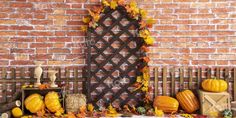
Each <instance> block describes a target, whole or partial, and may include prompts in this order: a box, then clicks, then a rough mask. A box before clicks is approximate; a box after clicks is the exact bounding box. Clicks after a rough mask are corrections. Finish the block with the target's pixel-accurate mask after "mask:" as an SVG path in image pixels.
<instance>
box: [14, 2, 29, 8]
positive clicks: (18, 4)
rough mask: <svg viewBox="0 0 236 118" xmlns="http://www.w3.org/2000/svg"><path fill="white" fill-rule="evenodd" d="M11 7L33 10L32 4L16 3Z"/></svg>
mask: <svg viewBox="0 0 236 118" xmlns="http://www.w3.org/2000/svg"><path fill="white" fill-rule="evenodd" d="M10 7H28V8H32V7H33V4H31V3H21V2H16V3H11V4H10Z"/></svg>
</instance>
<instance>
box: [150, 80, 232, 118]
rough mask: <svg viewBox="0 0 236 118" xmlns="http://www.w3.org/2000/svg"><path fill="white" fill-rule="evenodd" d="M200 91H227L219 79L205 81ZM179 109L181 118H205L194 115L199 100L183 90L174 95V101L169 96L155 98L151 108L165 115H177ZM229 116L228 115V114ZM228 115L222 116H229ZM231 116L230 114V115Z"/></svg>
mask: <svg viewBox="0 0 236 118" xmlns="http://www.w3.org/2000/svg"><path fill="white" fill-rule="evenodd" d="M201 85H202V89H203V90H204V91H208V92H224V91H226V90H227V83H226V81H224V80H221V79H205V80H204V81H203V82H202V83H201ZM179 105H180V107H181V108H182V109H183V110H184V113H183V114H181V116H183V117H188V118H189V117H190V118H191V117H194V116H197V117H201V118H202V117H203V118H204V117H207V116H206V115H196V114H193V113H196V111H197V110H198V109H199V108H200V105H201V104H199V100H198V98H197V97H196V96H195V95H194V93H193V92H192V91H191V90H183V91H181V92H178V93H177V94H176V99H175V98H173V97H169V96H157V97H156V98H155V99H154V102H153V107H154V108H156V109H159V110H162V111H163V112H165V113H171V114H173V113H177V111H178V110H179ZM229 114H230V113H229ZM229 114H223V115H224V116H227V115H228V116H229ZM231 114H232V113H231Z"/></svg>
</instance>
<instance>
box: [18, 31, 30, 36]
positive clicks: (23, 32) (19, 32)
mask: <svg viewBox="0 0 236 118" xmlns="http://www.w3.org/2000/svg"><path fill="white" fill-rule="evenodd" d="M17 35H19V36H28V35H29V32H27V31H17Z"/></svg>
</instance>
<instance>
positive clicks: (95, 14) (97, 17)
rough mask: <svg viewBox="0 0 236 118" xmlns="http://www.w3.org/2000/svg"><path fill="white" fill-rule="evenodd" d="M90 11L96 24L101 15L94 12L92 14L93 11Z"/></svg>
mask: <svg viewBox="0 0 236 118" xmlns="http://www.w3.org/2000/svg"><path fill="white" fill-rule="evenodd" d="M88 11H89V14H90V16H91V17H92V18H93V20H94V21H95V22H97V21H98V20H99V19H100V15H99V14H97V13H94V12H92V11H91V10H88Z"/></svg>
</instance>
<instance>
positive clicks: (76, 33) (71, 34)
mask: <svg viewBox="0 0 236 118" xmlns="http://www.w3.org/2000/svg"><path fill="white" fill-rule="evenodd" d="M84 34H85V33H84V32H75V31H74V32H67V36H84Z"/></svg>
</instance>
